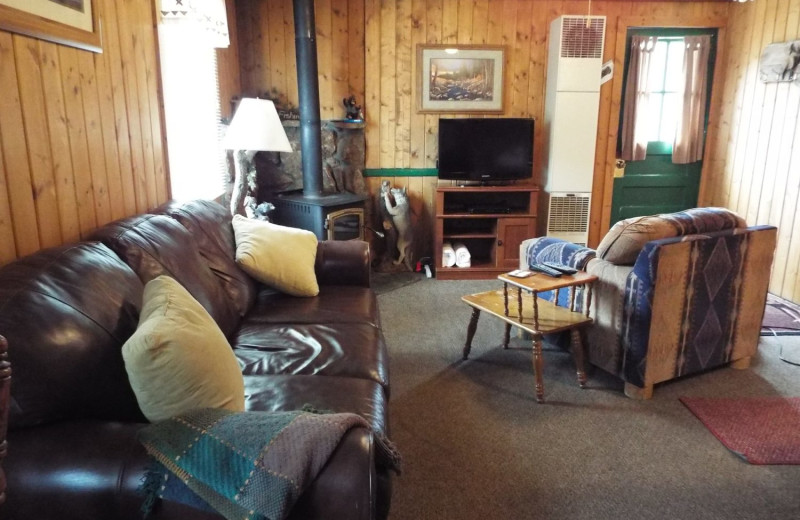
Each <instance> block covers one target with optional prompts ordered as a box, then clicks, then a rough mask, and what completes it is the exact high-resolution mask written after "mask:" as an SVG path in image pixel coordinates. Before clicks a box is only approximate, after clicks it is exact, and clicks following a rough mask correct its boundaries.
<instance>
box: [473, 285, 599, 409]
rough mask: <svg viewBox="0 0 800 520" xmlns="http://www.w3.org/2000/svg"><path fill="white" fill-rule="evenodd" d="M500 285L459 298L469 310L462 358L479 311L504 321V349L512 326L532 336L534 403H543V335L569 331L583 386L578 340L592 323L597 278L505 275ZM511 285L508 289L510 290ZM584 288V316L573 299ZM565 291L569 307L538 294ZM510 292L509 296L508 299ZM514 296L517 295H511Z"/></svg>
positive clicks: (475, 325)
mask: <svg viewBox="0 0 800 520" xmlns="http://www.w3.org/2000/svg"><path fill="white" fill-rule="evenodd" d="M497 278H498V279H499V280H500V281H502V282H503V288H502V289H499V290H495V291H486V292H482V293H477V294H469V295H467V296H462V298H461V300H462V301H463V302H464V303H466V304H467V305H469V306H470V307H472V316H471V318H470V320H469V325H468V326H467V341H466V343H465V344H464V356H463V358H464V359H467V357H468V356H469V352H470V349H471V348H472V338H473V337H474V336H475V330H476V329H477V327H478V318H479V317H480V314H481V311H483V312H486V313H488V314H490V315H492V316H494V317H496V318H499V319H501V320H503V321H504V322H505V324H506V326H505V335H504V337H503V348H508V343H509V339H510V336H511V327H512V326H514V327H517V328H519V329H521V330H524V331H526V332H528V333H530V334H531V335H532V336H533V371H534V375H535V377H536V400H537V401H538V402H540V403H543V402H544V382H543V380H542V369H543V367H544V360H543V358H542V336H543V335H544V334H552V333H554V332H561V331H565V330H569V331H571V336H570V339H571V347H572V355H573V358H574V359H575V365H576V372H577V375H578V383H579V384H580V386H581V388H584V387H585V386H586V372H585V370H584V351H583V343H582V341H581V335H580V328H581V327H584V326H586V325H588V324H590V323H592V318H590V317H589V308H590V306H591V302H592V285H591V284H592V282H594V281H595V280H597V277H596V276H594V275H590V274H587V273H584V272H578V273H575V274H574V275H563V276H561V277H559V278H553V277H550V276H547V275H546V274H543V273H535V274H533V275H532V276H529V277H527V278H514V277H511V276H508V275H507V274H501V275H500V276H498V277H497ZM509 286H510V287H509ZM581 286H584V287H586V291H585V302H584V303H585V309H586V311H585V313H581V312H577V311H576V310H575V309H576V305H575V303H576V302H575V299H576V290H575V289H576V287H581ZM562 289H567V290H568V291H569V302H570V306H569V308H566V307H559V306H557V305H555V304H554V303H552V302H549V301H546V300H542V299H540V298H539V297H538V295H539V293H541V292H547V291H556V301H557V300H558V291H560V290H562ZM509 293H512V294H511V296H509ZM514 293H516V294H514Z"/></svg>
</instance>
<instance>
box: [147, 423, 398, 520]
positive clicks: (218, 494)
mask: <svg viewBox="0 0 800 520" xmlns="http://www.w3.org/2000/svg"><path fill="white" fill-rule="evenodd" d="M358 426H363V427H365V428H369V425H368V424H367V422H366V421H365V420H364V419H363V418H362V417H360V416H358V415H355V414H350V413H337V414H333V413H332V414H318V413H309V412H304V411H293V412H243V413H236V412H231V411H227V410H220V409H213V408H205V409H199V410H193V411H191V412H189V413H186V414H183V415H180V416H177V417H173V418H171V419H168V420H166V421H163V422H160V423H157V424H153V425H150V426H148V427H146V428H144V429H142V430H141V432H140V433H139V440H140V441H141V442H142V444H143V445H144V447H145V448H146V449H147V452H148V453H149V454H150V455H151V456H152V457H153V458H154V459H155V461H156V462H157V464H156V465H155V466H154V467H153V468H151V470H150V471H149V472H148V474H147V477H146V479H145V482H144V484H143V486H142V488H143V490H144V493H145V505H144V510H145V514H148V513H149V512H150V510H151V509H152V507H153V504H154V503H155V502H156V500H157V499H158V498H165V499H171V500H177V501H179V502H184V503H189V504H190V505H193V506H195V507H200V508H203V509H208V506H210V507H211V508H212V509H213V510H215V511H217V512H218V513H220V514H222V515H223V516H224V517H225V518H228V519H233V518H237V519H248V520H250V519H252V520H261V519H269V520H276V519H281V518H285V517H286V516H287V515H288V513H289V511H290V510H291V508H292V506H293V505H294V503H295V501H296V500H297V499H298V497H299V496H300V495H301V494H302V493H303V491H304V490H305V488H306V487H307V486H308V485H309V484H310V483H311V482H312V481H313V480H314V479H315V478H316V476H317V474H318V473H319V471H320V470H321V469H322V467H323V466H324V465H325V463H326V462H327V460H328V458H329V457H330V455H331V453H333V451H334V450H335V449H336V447H337V446H338V444H339V442H340V441H341V439H342V437H343V436H344V434H345V433H347V432H348V431H349V430H350V429H351V428H354V427H358ZM377 441H378V442H376V446H377V448H378V449H377V450H376V452H377V453H378V454H381V453H382V454H383V455H384V456H386V457H387V460H389V461H390V464H389V466H390V467H391V468H392V469H395V470H396V471H397V470H399V457H398V456H397V453H396V451H395V450H394V449H393V448H392V447H391V446H390V445H389V444H388V443H386V442H385V441H383V440H381V439H377ZM165 468H166V470H168V471H166V470H165ZM187 487H188V489H189V490H191V491H192V492H193V493H189V492H188V491H187V490H186V488H187ZM193 494H196V496H191V495H193ZM197 497H200V498H201V499H202V500H198V499H197Z"/></svg>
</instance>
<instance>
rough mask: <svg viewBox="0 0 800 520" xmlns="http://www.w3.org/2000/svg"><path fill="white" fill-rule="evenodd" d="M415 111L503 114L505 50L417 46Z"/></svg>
mask: <svg viewBox="0 0 800 520" xmlns="http://www.w3.org/2000/svg"><path fill="white" fill-rule="evenodd" d="M416 66H417V78H418V82H417V85H418V89H417V92H418V94H417V99H418V103H417V109H418V111H419V112H423V113H425V112H427V113H455V112H462V113H482V114H502V113H503V111H504V99H503V97H504V96H503V88H504V78H503V74H504V70H505V47H504V46H502V45H456V44H453V45H429V44H419V45H417V63H416Z"/></svg>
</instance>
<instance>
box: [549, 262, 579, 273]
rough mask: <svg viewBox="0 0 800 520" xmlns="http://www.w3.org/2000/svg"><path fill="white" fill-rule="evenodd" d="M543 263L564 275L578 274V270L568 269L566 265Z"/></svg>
mask: <svg viewBox="0 0 800 520" xmlns="http://www.w3.org/2000/svg"><path fill="white" fill-rule="evenodd" d="M543 263H544V265H546V266H547V267H550V268H553V269H555V270H556V271H560V272H562V273H564V274H575V273H577V272H578V270H577V269H574V268H572V267H568V266H566V265H561V264H556V263H554V262H543Z"/></svg>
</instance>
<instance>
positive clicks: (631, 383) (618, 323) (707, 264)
mask: <svg viewBox="0 0 800 520" xmlns="http://www.w3.org/2000/svg"><path fill="white" fill-rule="evenodd" d="M703 212H704V211H703V209H695V210H689V211H686V212H681V213H680V214H678V216H677V217H675V218H672V217H671V216H667V217H666V218H664V219H663V221H666V222H681V223H682V224H681V226H682V227H681V231H682V232H684V233H685V234H683V235H680V236H676V237H671V238H661V239H657V240H652V241H649V242H647V243H645V244H644V245H643V247H642V248H641V249H640V251H639V252H638V254H637V255H636V260H635V264H634V265H632V266H631V265H619V264H617V263H615V262H611V261H609V260H607V259H602V258H600V257H599V256H600V255H599V252H598V258H595V259H592V260H590V261H589V262H588V263H587V264H586V271H587V272H589V273H591V274H594V275H596V276H598V281H597V282H595V284H594V291H593V295H594V296H593V300H592V309H591V313H592V317H593V318H594V320H595V321H594V323H593V324H592V327H590V328H589V330H588V352H587V354H588V355H587V359H589V361H590V362H591V363H592V364H593V365H595V366H598V367H600V368H602V369H604V370H606V371H608V372H610V373H612V374H614V375H616V376H618V377H620V378H621V379H623V380H624V381H625V383H626V384H625V392H626V394H628V395H629V396H631V397H641V398H649V397H650V396H651V395H652V389H653V385H655V384H657V383H660V382H663V381H668V380H670V379H674V378H676V377H680V376H683V375H688V374H693V373H698V372H702V371H705V370H708V369H711V368H714V367H718V366H721V365H724V364H727V363H734V366H741V367H746V366H747V364H748V363H749V359H750V357H751V356H753V355H754V354H755V353H756V351H757V348H758V337H759V331H760V324H761V320H762V318H763V313H764V307H765V304H766V294H767V287H768V284H769V275H770V268H771V265H772V257H773V253H774V249H775V241H776V235H777V229H776V228H774V227H772V226H755V227H739V226H738V225H734V226H731V225H730V223H735V224H738V223H739V222H740V221H741V219H740V218H739V217H738V216H736V215H735V214H733V213H731V212H728V211H727V210H721V209H719V208H713V209H711V210H710V211H708V212H706V213H705V215H707V217H706V218H707V220H706V221H705V222H702V219H698V217H699V216H700V215H702V214H703ZM726 213H727V214H728V215H726ZM659 217H663V216H659ZM690 217H691V218H690ZM631 220H635V219H631ZM687 222H692V224H691V225H688V224H687ZM704 226H705V227H704ZM715 227H722V228H723V229H722V230H715V231H708V230H709V229H714V228H715ZM698 229H705V230H706V231H703V232H701V233H691V232H689V231H697V230H698ZM535 240H538V239H534V240H531V241H527V242H524V243H523V244H522V247H523V249H524V251H522V253H527V250H528V248H530V247H532V246H533V245H534V243H535ZM603 242H606V240H605V239H604V240H603ZM522 258H526V259H527V258H528V256H527V254H523V256H522ZM606 258H607V257H606ZM623 261H624V259H623Z"/></svg>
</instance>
